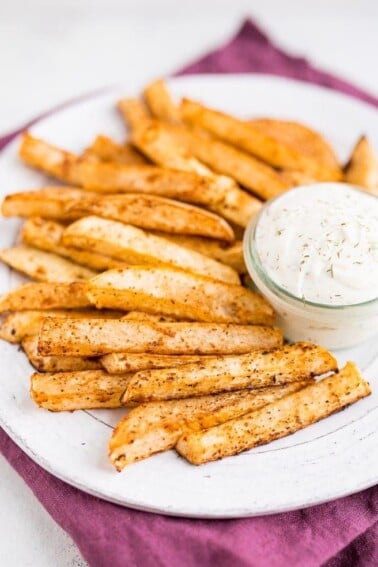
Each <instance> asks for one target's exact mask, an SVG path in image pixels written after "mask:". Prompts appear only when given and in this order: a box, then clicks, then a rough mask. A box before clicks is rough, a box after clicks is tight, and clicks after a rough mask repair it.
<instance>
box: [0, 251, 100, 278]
mask: <svg viewBox="0 0 378 567" xmlns="http://www.w3.org/2000/svg"><path fill="white" fill-rule="evenodd" d="M0 260H1V261H2V262H4V263H5V264H7V265H8V266H10V267H11V268H13V269H14V270H18V271H19V272H22V273H23V274H26V275H27V276H29V277H30V278H32V279H34V280H37V281H41V282H73V281H77V280H86V279H88V278H91V277H93V276H94V275H96V272H94V271H93V270H90V269H89V268H84V267H83V266H79V265H78V264H74V263H73V262H70V261H69V260H66V259H65V258H62V257H61V256H58V255H57V254H53V253H51V252H45V251H42V250H38V249H37V248H33V247H32V246H25V245H23V244H20V245H19V246H13V247H12V248H6V249H4V250H0Z"/></svg>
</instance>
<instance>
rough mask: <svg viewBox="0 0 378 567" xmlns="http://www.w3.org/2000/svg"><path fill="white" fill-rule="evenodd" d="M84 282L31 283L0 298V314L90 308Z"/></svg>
mask: <svg viewBox="0 0 378 567" xmlns="http://www.w3.org/2000/svg"><path fill="white" fill-rule="evenodd" d="M86 289H87V287H86V284H85V282H83V281H80V282H71V283H54V282H41V283H40V282H30V283H26V284H23V285H21V286H19V287H17V288H16V289H12V290H11V291H10V292H9V293H7V294H5V295H3V296H1V297H0V313H1V312H4V311H27V310H43V309H80V308H81V307H90V306H91V303H90V301H89V300H88V298H87V295H86Z"/></svg>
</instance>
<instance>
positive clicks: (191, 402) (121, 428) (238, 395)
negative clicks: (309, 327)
mask: <svg viewBox="0 0 378 567" xmlns="http://www.w3.org/2000/svg"><path fill="white" fill-rule="evenodd" d="M309 382H310V381H303V382H295V383H294V384H287V385H285V386H276V387H274V388H261V389H260V390H255V391H253V390H241V391H238V392H227V393H222V394H214V395H211V396H200V397H197V398H186V399H184V400H168V401H164V402H151V403H149V404H143V405H141V406H139V407H137V408H135V409H133V410H131V412H130V413H129V414H128V415H127V416H126V417H124V418H123V419H122V420H121V421H120V422H119V423H118V425H117V427H116V428H115V429H114V431H113V435H112V437H111V439H110V442H109V456H110V460H111V462H112V463H113V464H114V466H115V467H116V468H117V470H122V469H123V468H124V467H125V466H126V465H128V464H130V463H133V462H135V461H140V460H141V459H146V458H147V457H150V456H151V455H153V454H155V453H158V452H161V451H168V450H169V449H172V448H173V447H174V446H175V445H176V443H177V442H178V440H179V438H180V437H181V436H182V435H183V433H184V432H186V431H192V430H194V431H196V430H198V429H203V428H208V427H214V426H215V425H219V424H221V423H224V422H225V421H228V420H230V419H235V418H236V417H240V416H241V415H244V414H246V413H248V412H251V411H254V410H256V409H258V408H260V407H262V406H264V405H266V404H269V403H272V402H274V401H275V400H278V399H280V398H282V397H283V396H286V395H288V394H291V393H293V392H296V391H297V390H300V389H301V388H304V387H305V386H306V385H308V384H309Z"/></svg>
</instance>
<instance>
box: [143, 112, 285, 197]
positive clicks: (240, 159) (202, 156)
mask: <svg viewBox="0 0 378 567" xmlns="http://www.w3.org/2000/svg"><path fill="white" fill-rule="evenodd" d="M155 128H156V129H157V130H158V131H159V132H160V137H161V138H163V137H166V138H168V139H171V140H172V141H176V145H181V146H182V147H184V148H185V149H186V151H188V152H190V153H191V154H193V156H195V157H196V158H197V159H199V160H201V162H203V163H204V164H205V165H207V166H208V167H210V168H211V169H212V170H213V171H215V172H216V173H219V174H223V175H227V176H229V177H230V178H232V179H234V180H235V181H237V182H238V183H240V184H241V185H243V187H245V188H247V189H249V190H251V191H253V192H254V193H255V194H256V195H257V196H258V197H260V198H261V199H270V198H271V197H275V196H277V195H279V194H280V193H282V192H284V191H286V190H287V189H288V188H289V184H288V183H287V182H286V181H285V180H284V179H283V178H282V177H281V176H280V174H279V173H278V172H277V171H275V170H274V169H273V168H272V167H270V166H269V165H267V164H265V163H263V162H261V161H260V160H258V159H256V158H254V157H253V156H251V155H249V154H247V153H245V152H243V151H241V150H238V149H236V148H235V147H233V146H231V145H230V144H226V143H225V142H221V141H219V140H217V139H215V138H213V137H212V136H209V135H208V134H207V133H206V132H202V131H200V130H198V129H197V130H195V129H191V128H189V127H185V126H181V127H177V126H176V125H175V126H172V125H171V124H165V123H163V122H156V123H155ZM134 135H135V134H134Z"/></svg>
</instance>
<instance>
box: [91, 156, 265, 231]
mask: <svg viewBox="0 0 378 567" xmlns="http://www.w3.org/2000/svg"><path fill="white" fill-rule="evenodd" d="M80 169H81V177H82V183H83V187H84V188H85V189H88V190H91V191H96V192H99V193H149V194H152V195H160V196H162V197H169V198H172V199H177V200H179V201H187V202H188V203H194V204H199V205H204V206H206V208H208V209H210V210H211V211H214V212H216V213H219V214H220V215H222V216H223V217H224V218H226V219H227V220H231V221H234V222H235V223H236V224H238V225H241V226H246V225H247V224H248V221H249V219H250V218H251V217H252V216H253V215H254V214H256V213H257V212H258V211H259V209H260V207H261V203H260V201H258V200H257V199H255V198H254V197H252V196H251V195H248V194H247V193H246V192H245V191H241V190H240V189H239V188H238V187H236V186H235V185H231V184H230V181H231V183H232V180H230V179H229V178H228V177H224V176H216V177H205V176H203V175H199V174H198V173H194V172H192V171H173V170H169V169H164V168H161V167H157V166H153V165H143V166H142V165H140V166H130V165H123V164H119V163H110V162H109V163H105V162H96V161H93V160H83V161H82V162H81V163H80Z"/></svg>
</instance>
